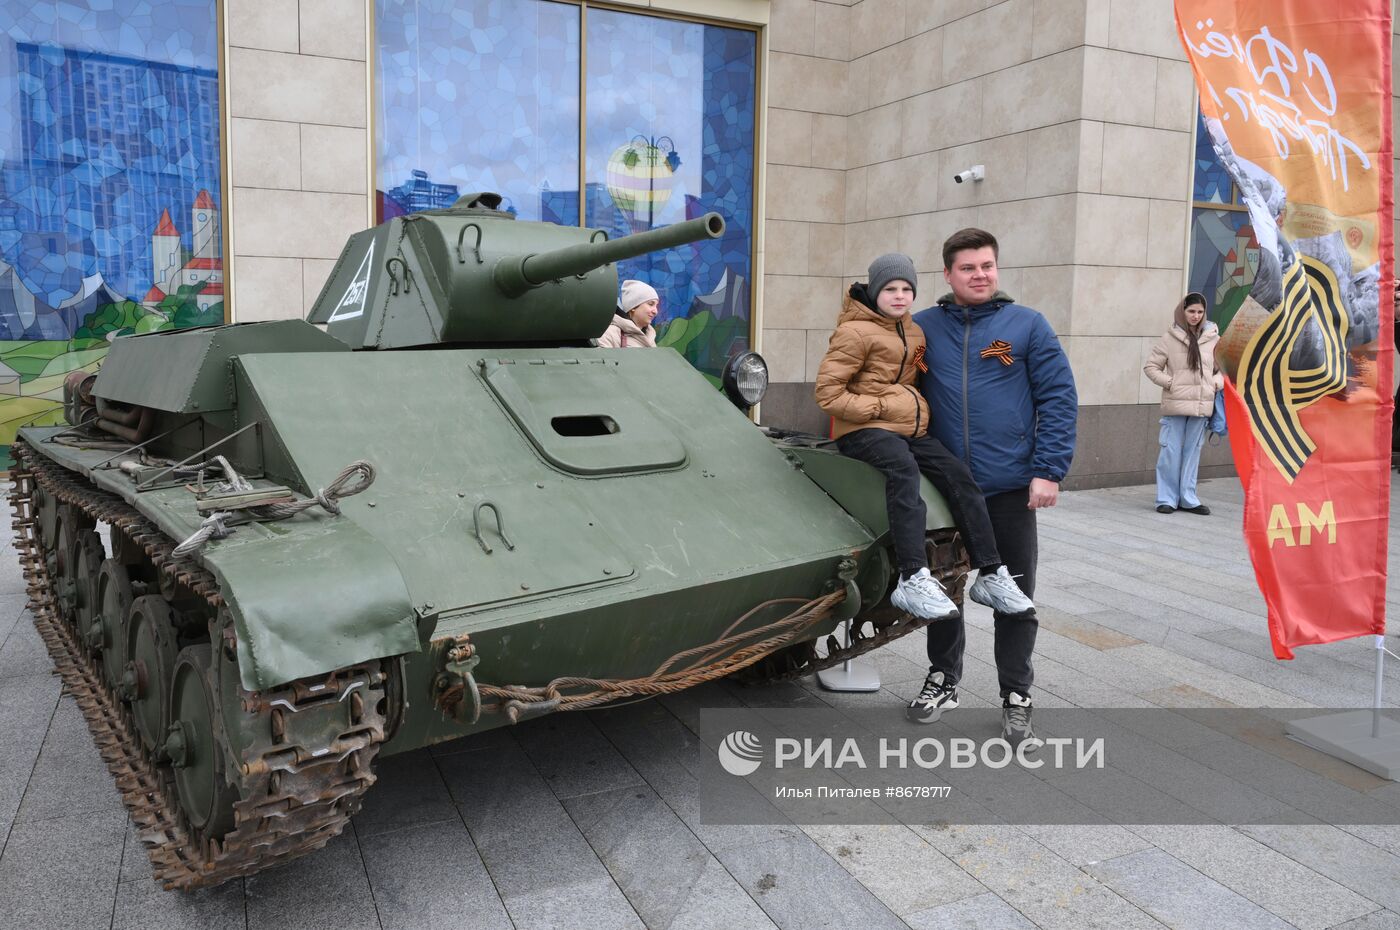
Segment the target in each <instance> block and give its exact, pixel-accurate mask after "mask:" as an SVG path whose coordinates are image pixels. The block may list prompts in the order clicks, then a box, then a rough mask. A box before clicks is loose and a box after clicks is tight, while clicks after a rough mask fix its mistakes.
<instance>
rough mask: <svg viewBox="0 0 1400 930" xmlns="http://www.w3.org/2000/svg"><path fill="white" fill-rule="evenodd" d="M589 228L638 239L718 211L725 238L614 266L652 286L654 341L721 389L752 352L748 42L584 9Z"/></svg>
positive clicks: (751, 46)
mask: <svg viewBox="0 0 1400 930" xmlns="http://www.w3.org/2000/svg"><path fill="white" fill-rule="evenodd" d="M587 15H588V33H587V35H588V55H587V60H588V74H587V93H586V95H585V100H586V101H587V114H586V120H585V134H586V137H587V145H586V152H587V157H586V173H585V176H586V178H587V184H586V186H585V193H586V195H587V196H586V197H585V201H584V210H585V217H586V218H585V225H587V226H597V227H602V228H604V229H607V230H608V231H609V233H610V234H613V235H621V234H626V233H630V232H639V231H642V230H646V229H652V228H654V227H657V226H667V225H670V224H672V223H677V222H681V221H683V220H687V219H693V218H695V217H697V216H700V215H702V214H704V213H706V212H707V211H710V210H716V211H718V212H719V213H720V215H722V216H723V217H724V222H725V225H726V229H725V235H724V237H723V238H722V239H718V240H713V241H704V242H697V243H692V244H690V245H686V246H681V247H679V248H675V249H668V250H666V251H664V252H655V253H652V254H650V255H643V256H641V257H640V258H635V259H631V260H629V261H625V262H622V263H621V264H620V265H619V267H618V273H619V274H620V275H621V276H622V277H623V278H638V279H640V280H643V281H646V282H647V283H648V284H650V285H651V286H652V287H654V288H656V290H657V292H658V293H659V294H660V296H661V312H660V314H658V316H657V318H656V323H655V325H656V328H657V343H658V344H659V345H669V346H671V347H673V348H674V349H676V351H678V352H680V353H681V354H682V355H684V356H685V357H686V358H687V359H688V360H689V361H690V363H691V364H692V365H694V366H695V367H696V368H697V369H699V370H700V371H701V372H702V373H704V374H705V375H707V376H709V377H710V378H711V379H712V380H715V381H716V383H718V377H719V375H720V373H721V372H722V371H723V370H724V365H725V363H726V362H727V361H728V360H729V359H730V358H731V357H733V356H734V355H736V354H738V353H739V352H742V351H745V350H746V349H747V348H748V346H749V319H750V300H749V291H750V281H751V280H752V271H751V252H752V236H753V190H754V170H753V169H754V103H755V83H754V77H755V71H754V61H755V54H756V50H757V49H756V45H757V42H756V39H755V36H754V34H753V33H752V32H748V31H746V30H742V29H729V28H725V27H722V26H710V25H704V24H701V23H689V22H680V21H677V20H669V19H661V18H659V17H654V16H645V15H642V14H637V13H621V12H616V11H613V10H602V9H594V8H590V9H589V10H588V13H587Z"/></svg>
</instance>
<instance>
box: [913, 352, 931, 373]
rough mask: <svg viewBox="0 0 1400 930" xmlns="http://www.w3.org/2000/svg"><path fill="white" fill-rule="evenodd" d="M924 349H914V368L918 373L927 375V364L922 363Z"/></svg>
mask: <svg viewBox="0 0 1400 930" xmlns="http://www.w3.org/2000/svg"><path fill="white" fill-rule="evenodd" d="M925 348H926V346H915V347H914V367H915V368H917V369H919V371H922V372H923V373H924V374H928V362H926V361H924V349H925Z"/></svg>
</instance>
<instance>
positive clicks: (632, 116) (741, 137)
mask: <svg viewBox="0 0 1400 930" xmlns="http://www.w3.org/2000/svg"><path fill="white" fill-rule="evenodd" d="M375 22H376V30H377V33H376V49H377V51H376V70H377V86H378V97H377V100H376V104H375V105H376V114H375V125H376V163H375V176H376V187H377V198H378V215H379V217H380V219H381V220H383V219H388V218H390V217H393V216H397V215H401V214H404V213H410V212H415V211H418V210H428V209H440V208H442V207H446V206H450V205H451V204H452V203H453V202H454V201H455V200H456V199H457V197H458V196H459V195H460V194H462V193H466V192H469V191H483V190H491V191H496V192H497V193H500V194H501V195H503V197H504V198H505V201H504V204H503V209H507V210H509V211H511V212H513V213H515V214H516V215H517V216H519V217H520V218H521V219H526V220H544V221H547V222H552V223H559V224H563V225H576V224H581V225H584V226H588V227H594V228H602V229H605V230H607V232H608V234H609V236H612V237H616V236H619V235H627V234H630V233H634V232H640V231H643V230H647V229H651V228H654V227H658V226H666V225H670V224H672V223H676V222H680V221H683V220H686V219H691V218H693V217H696V216H699V215H701V214H703V213H705V212H707V211H709V210H717V211H719V213H720V214H721V215H723V216H724V220H725V223H726V226H727V231H726V234H725V236H724V238H723V239H721V240H716V241H713V242H708V241H707V242H703V243H694V244H692V245H688V246H682V247H680V248H676V249H670V250H667V251H665V252H659V253H654V254H651V255H647V256H643V257H641V258H639V259H635V260H631V261H627V262H623V263H621V265H620V267H619V269H618V273H619V275H620V277H621V278H624V279H625V278H629V277H631V278H639V279H641V280H644V281H646V282H647V283H648V284H651V285H652V286H653V287H655V288H656V290H657V291H658V293H659V294H660V296H661V313H660V314H659V315H658V317H657V319H656V327H657V331H658V333H657V335H658V342H659V343H660V344H661V345H669V346H672V347H673V348H675V349H676V350H677V351H678V352H680V353H681V354H682V355H684V356H685V357H686V358H687V359H688V360H690V362H691V363H692V364H693V365H695V366H696V368H698V369H699V370H700V371H701V372H703V373H704V374H706V375H707V376H708V377H710V378H711V379H712V380H713V381H714V382H715V383H716V384H718V383H719V376H720V374H721V372H722V371H723V369H724V365H725V363H726V362H727V361H728V359H729V358H731V357H732V356H733V355H735V354H737V353H739V352H742V351H744V350H745V349H747V348H748V345H749V339H750V321H751V319H752V299H751V293H750V291H751V284H750V282H751V280H752V275H753V265H752V254H753V210H754V204H753V201H754V179H755V165H754V155H755V144H754V143H755V106H756V90H757V84H756V79H757V34H756V33H755V32H753V31H751V30H747V29H740V28H731V27H724V26H714V25H709V24H706V23H697V22H689V21H684V20H679V19H669V18H663V17H659V16H652V15H646V14H642V13H631V12H618V11H614V10H609V9H602V8H597V7H591V6H589V5H588V4H587V3H585V2H567V3H566V2H549V0H378V4H377V15H376V20H375ZM585 36H586V39H585V38H584V37H585Z"/></svg>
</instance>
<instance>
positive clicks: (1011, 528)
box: [927, 488, 1040, 698]
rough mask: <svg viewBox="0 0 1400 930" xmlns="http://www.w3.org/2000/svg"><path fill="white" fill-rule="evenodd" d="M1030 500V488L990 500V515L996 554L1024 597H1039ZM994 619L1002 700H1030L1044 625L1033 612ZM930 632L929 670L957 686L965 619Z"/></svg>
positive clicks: (935, 625) (938, 625) (937, 625)
mask: <svg viewBox="0 0 1400 930" xmlns="http://www.w3.org/2000/svg"><path fill="white" fill-rule="evenodd" d="M1029 500H1030V488H1022V489H1021V490H1019V491H1007V492H1006V493H1004V494H993V495H991V496H990V497H988V498H987V513H988V514H989V515H990V516H991V519H992V529H993V530H994V531H995V533H996V540H997V549H998V550H1000V552H1001V555H1002V559H1003V561H1004V562H1005V563H1006V569H1007V571H1009V572H1010V573H1011V574H1013V575H1017V576H1019V577H1017V579H1016V584H1017V585H1018V586H1019V587H1020V588H1021V590H1022V591H1024V592H1025V593H1026V597H1035V563H1036V557H1037V545H1036V530H1035V511H1034V510H1030V509H1029V508H1027V507H1026V503H1027V502H1028V501H1029ZM992 616H993V624H994V626H993V636H994V644H993V647H992V651H993V652H994V653H995V658H996V663H997V681H998V684H1000V686H1001V696H1002V697H1003V698H1005V697H1006V696H1007V694H1009V693H1010V692H1012V691H1015V692H1017V693H1018V694H1024V695H1026V696H1027V697H1029V696H1030V693H1031V682H1032V680H1033V679H1034V677H1035V675H1034V673H1033V672H1032V670H1031V653H1033V652H1034V651H1035V634H1036V630H1038V629H1039V628H1040V622H1039V621H1038V620H1036V617H1035V612H1034V611H1032V612H1030V613H1028V614H1018V615H1007V614H1001V613H997V614H993V615H992ZM927 629H928V663H929V668H930V670H931V671H935V672H942V673H943V674H944V677H945V679H946V680H948V681H953V682H956V681H959V680H960V679H961V678H962V666H963V650H964V648H965V647H966V645H967V637H966V633H965V631H964V629H963V619H962V617H961V616H959V617H955V618H953V619H952V620H940V621H939V622H937V623H931V624H929V626H928V628H927Z"/></svg>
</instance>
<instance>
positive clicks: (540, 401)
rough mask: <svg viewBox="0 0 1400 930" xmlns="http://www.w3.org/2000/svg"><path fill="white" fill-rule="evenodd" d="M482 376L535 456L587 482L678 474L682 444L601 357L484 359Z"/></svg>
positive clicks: (480, 367) (683, 460)
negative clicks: (651, 473) (612, 477)
mask: <svg viewBox="0 0 1400 930" xmlns="http://www.w3.org/2000/svg"><path fill="white" fill-rule="evenodd" d="M477 370H478V372H479V373H480V375H481V377H482V380H484V381H485V382H486V385H487V387H489V388H490V390H491V393H492V394H494V395H495V396H496V399H497V400H499V401H500V402H501V405H502V406H503V407H505V409H506V410H507V412H509V413H510V415H511V418H512V419H513V420H514V421H515V423H516V425H517V426H519V427H520V430H521V432H523V433H524V434H525V436H526V437H527V438H528V439H529V440H530V443H531V444H532V445H533V446H534V447H535V450H536V451H537V452H538V453H539V454H540V457H541V458H543V459H544V460H545V461H546V462H548V463H549V464H550V465H553V466H554V467H555V468H558V469H561V470H563V471H566V472H570V473H572V474H575V475H581V476H584V477H590V478H601V477H605V476H608V475H625V474H636V473H638V472H648V471H665V470H668V469H672V468H680V467H682V466H683V465H685V463H686V452H685V446H684V445H682V444H681V441H680V440H679V439H677V438H676V437H675V435H674V434H673V433H672V432H671V430H670V429H669V428H668V427H667V426H666V425H665V424H664V423H662V422H661V421H660V420H659V419H657V418H656V417H655V416H654V415H653V414H652V412H651V410H650V409H649V408H648V406H647V405H646V404H645V403H643V402H642V401H641V400H639V399H637V398H636V397H634V396H633V395H632V392H631V387H630V385H628V384H627V383H625V382H624V381H623V379H622V378H621V377H619V375H618V372H617V363H615V362H611V361H607V360H604V359H582V360H580V359H549V360H547V361H546V360H545V359H538V358H536V359H531V358H517V359H498V360H490V359H480V360H478V362H477Z"/></svg>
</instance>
